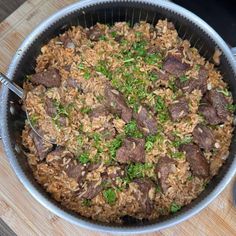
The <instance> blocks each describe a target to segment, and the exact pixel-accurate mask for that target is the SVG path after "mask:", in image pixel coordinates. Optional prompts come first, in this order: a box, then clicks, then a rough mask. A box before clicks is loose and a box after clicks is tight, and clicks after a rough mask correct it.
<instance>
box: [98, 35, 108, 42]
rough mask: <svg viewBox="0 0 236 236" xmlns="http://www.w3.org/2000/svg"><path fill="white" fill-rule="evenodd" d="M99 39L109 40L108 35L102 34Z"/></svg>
mask: <svg viewBox="0 0 236 236" xmlns="http://www.w3.org/2000/svg"><path fill="white" fill-rule="evenodd" d="M99 40H102V41H107V37H106V35H101V36H100V37H99Z"/></svg>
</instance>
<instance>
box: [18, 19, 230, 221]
mask: <svg viewBox="0 0 236 236" xmlns="http://www.w3.org/2000/svg"><path fill="white" fill-rule="evenodd" d="M35 70H36V73H35V74H32V75H30V76H28V77H27V80H26V82H25V83H24V88H25V89H26V90H27V97H26V100H25V104H24V105H25V106H26V107H27V110H28V112H29V115H30V119H31V122H32V123H33V124H34V126H35V128H36V129H37V130H38V132H39V133H40V134H41V135H43V136H44V137H52V138H53V140H54V141H55V143H56V144H57V145H52V144H51V143H48V142H45V141H44V140H43V139H40V138H39V137H38V136H37V135H36V134H35V133H34V132H33V131H32V130H30V127H29V125H28V124H27V122H26V125H25V129H24V131H23V134H22V137H23V142H24V145H25V147H27V148H28V150H29V152H28V154H27V155H28V162H29V164H30V166H31V168H32V171H33V173H34V176H35V178H36V180H37V181H38V182H39V183H40V184H41V185H42V186H43V188H45V190H46V191H47V192H49V193H50V194H51V196H52V197H53V198H54V199H56V200H57V201H59V202H60V203H61V204H62V205H63V206H65V207H66V208H69V209H71V210H73V211H75V212H77V213H78V214H80V215H82V216H85V217H88V218H92V219H94V220H97V221H102V222H117V223H121V224H122V223H123V222H125V221H126V220H127V219H129V220H130V219H132V218H136V219H140V220H144V219H145V220H152V219H158V218H159V217H160V216H162V215H168V214H172V213H175V212H176V211H178V210H180V209H181V207H183V206H185V205H187V204H189V203H190V202H191V201H192V200H193V199H195V198H196V197H197V196H198V195H199V194H200V193H201V192H202V191H203V190H204V188H205V187H206V185H207V184H208V183H209V184H211V182H209V181H210V180H211V178H212V177H213V176H214V175H216V174H217V173H218V171H219V169H220V167H221V166H222V164H223V163H224V160H225V159H226V157H227V154H228V149H229V145H230V140H231V137H232V130H233V126H232V120H233V110H234V105H233V104H232V96H231V93H230V92H229V91H228V89H227V85H226V84H225V82H224V81H223V80H222V75H221V74H220V72H219V71H218V70H217V68H215V67H214V65H213V64H212V63H210V62H209V61H207V60H206V59H204V58H203V57H202V56H200V54H199V52H198V51H197V49H196V48H193V47H191V46H190V43H189V41H187V40H182V39H181V38H179V37H178V33H177V31H176V29H175V28H174V25H173V24H172V23H171V22H168V21H167V20H159V21H158V23H157V24H156V26H155V27H153V26H152V25H150V24H148V23H145V22H140V23H138V24H135V25H134V26H133V27H130V26H129V25H128V24H127V23H125V22H118V23H115V24H114V26H108V25H104V24H99V23H98V24H96V25H95V26H93V27H91V28H90V29H85V28H82V27H80V26H78V27H72V28H71V29H70V30H68V31H66V32H65V33H64V34H62V35H60V36H58V37H55V38H53V39H52V40H50V41H49V42H48V44H47V45H45V46H43V47H42V49H41V54H40V55H39V56H38V58H37V65H36V69H35Z"/></svg>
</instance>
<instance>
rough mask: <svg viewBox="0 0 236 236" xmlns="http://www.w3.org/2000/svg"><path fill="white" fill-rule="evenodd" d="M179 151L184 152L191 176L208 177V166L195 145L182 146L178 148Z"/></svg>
mask: <svg viewBox="0 0 236 236" xmlns="http://www.w3.org/2000/svg"><path fill="white" fill-rule="evenodd" d="M180 151H181V152H185V155H186V159H187V161H188V162H189V165H190V168H191V171H192V173H193V175H195V176H198V177H202V178H205V177H208V176H209V164H208V162H207V160H206V158H205V157H204V155H203V153H202V152H201V150H200V148H199V147H198V146H197V145H195V144H192V143H190V144H184V145H182V146H181V147H180Z"/></svg>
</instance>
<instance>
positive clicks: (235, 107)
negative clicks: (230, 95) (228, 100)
mask: <svg viewBox="0 0 236 236" xmlns="http://www.w3.org/2000/svg"><path fill="white" fill-rule="evenodd" d="M226 108H227V109H228V110H229V111H230V112H232V113H234V112H235V111H236V104H228V105H227V107H226Z"/></svg>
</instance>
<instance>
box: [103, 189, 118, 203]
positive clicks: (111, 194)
mask: <svg viewBox="0 0 236 236" xmlns="http://www.w3.org/2000/svg"><path fill="white" fill-rule="evenodd" d="M103 197H104V198H105V201H106V202H107V203H108V204H110V205H112V204H114V203H115V201H116V199H117V197H116V192H115V190H114V189H112V188H108V189H106V190H104V191H103Z"/></svg>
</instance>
